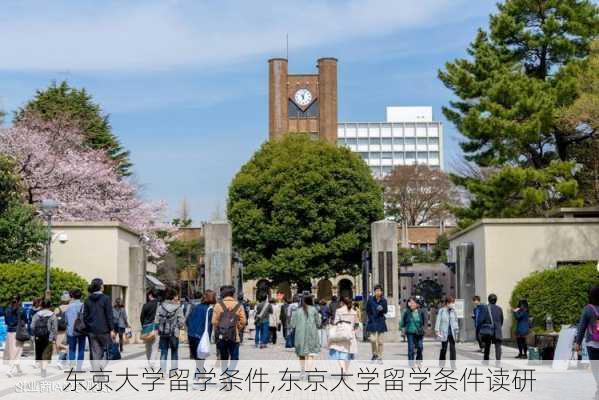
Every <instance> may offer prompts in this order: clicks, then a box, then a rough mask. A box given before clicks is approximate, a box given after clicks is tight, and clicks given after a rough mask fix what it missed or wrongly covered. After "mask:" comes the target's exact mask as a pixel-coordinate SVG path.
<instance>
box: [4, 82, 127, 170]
mask: <svg viewBox="0 0 599 400" xmlns="http://www.w3.org/2000/svg"><path fill="white" fill-rule="evenodd" d="M27 113H35V114H38V115H39V116H41V117H42V118H44V119H45V120H52V119H54V118H57V117H61V118H67V119H69V120H70V121H72V122H75V123H76V124H77V125H78V128H79V129H80V130H81V131H82V132H84V134H85V137H86V144H87V145H88V146H89V147H90V148H92V149H100V150H104V151H105V152H106V153H107V154H108V156H109V157H110V158H111V159H113V160H115V161H116V162H117V169H118V172H119V174H120V175H121V176H129V175H131V166H132V164H131V162H130V160H129V152H128V151H126V150H124V149H123V147H122V146H121V144H120V143H119V141H118V139H117V137H116V136H115V135H114V133H112V129H111V126H110V122H109V120H108V115H106V114H104V113H103V112H102V108H101V107H100V105H98V104H97V103H95V102H94V101H93V99H92V96H91V95H90V94H89V93H88V92H87V91H86V90H85V89H77V88H74V87H71V86H69V84H68V83H67V82H66V81H63V82H61V83H60V84H57V83H56V82H53V83H52V84H51V85H50V86H49V87H47V88H46V89H44V90H38V91H37V92H36V95H35V97H34V98H33V99H32V100H30V101H29V102H28V103H27V104H26V105H25V106H24V107H22V108H20V109H19V110H17V112H16V113H15V122H18V121H20V120H22V119H24V118H25V116H26V114H27Z"/></svg>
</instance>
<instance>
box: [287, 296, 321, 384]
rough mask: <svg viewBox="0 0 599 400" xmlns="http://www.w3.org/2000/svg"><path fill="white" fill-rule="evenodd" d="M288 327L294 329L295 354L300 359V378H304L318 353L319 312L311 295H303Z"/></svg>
mask: <svg viewBox="0 0 599 400" xmlns="http://www.w3.org/2000/svg"><path fill="white" fill-rule="evenodd" d="M290 327H291V329H293V331H294V342H293V344H294V348H295V354H296V355H297V356H298V358H299V360H300V368H301V377H300V379H304V378H305V374H306V370H307V369H309V368H310V364H311V361H312V360H313V359H314V358H316V357H317V356H318V355H319V354H320V338H319V336H318V329H319V328H320V314H319V313H318V311H317V310H316V308H315V307H314V297H312V295H310V294H306V295H304V296H303V298H302V305H301V307H300V308H299V309H298V310H297V311H296V312H294V313H293V315H292V317H291V323H290Z"/></svg>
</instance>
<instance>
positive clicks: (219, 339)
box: [212, 285, 246, 371]
mask: <svg viewBox="0 0 599 400" xmlns="http://www.w3.org/2000/svg"><path fill="white" fill-rule="evenodd" d="M220 294H221V300H220V301H218V302H217V303H216V304H215V305H214V310H213V313H212V325H213V326H214V327H215V330H216V348H217V350H218V359H219V360H220V364H221V370H222V371H226V370H234V369H235V367H236V366H237V360H239V343H240V334H239V333H240V332H241V331H242V330H243V329H244V328H245V325H246V319H245V312H244V311H243V306H242V305H241V304H240V303H239V302H238V301H236V300H235V287H233V286H231V285H227V286H223V287H222V288H221V289H220ZM229 361H230V362H229Z"/></svg>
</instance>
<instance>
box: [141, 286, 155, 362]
mask: <svg viewBox="0 0 599 400" xmlns="http://www.w3.org/2000/svg"><path fill="white" fill-rule="evenodd" d="M156 310H158V295H157V293H156V290H154V289H150V290H149V291H148V294H147V295H146V302H145V304H144V305H143V306H142V307H141V312H140V315H139V322H140V324H141V339H142V340H143V342H144V346H145V351H146V360H147V361H148V367H150V368H154V362H155V361H156V359H157V358H158V343H159V340H158V338H157V331H158V325H156V322H155V321H156Z"/></svg>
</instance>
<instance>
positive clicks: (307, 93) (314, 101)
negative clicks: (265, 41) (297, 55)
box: [268, 58, 337, 143]
mask: <svg viewBox="0 0 599 400" xmlns="http://www.w3.org/2000/svg"><path fill="white" fill-rule="evenodd" d="M268 97H269V98H268V128H269V139H277V138H280V137H281V136H283V135H284V134H286V133H288V132H290V133H293V132H307V133H310V134H312V135H313V136H315V137H318V138H320V139H322V140H325V141H327V142H329V143H336V141H337V59H336V58H321V59H319V60H318V73H317V74H293V75H290V74H288V73H287V59H285V58H273V59H270V60H268Z"/></svg>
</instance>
